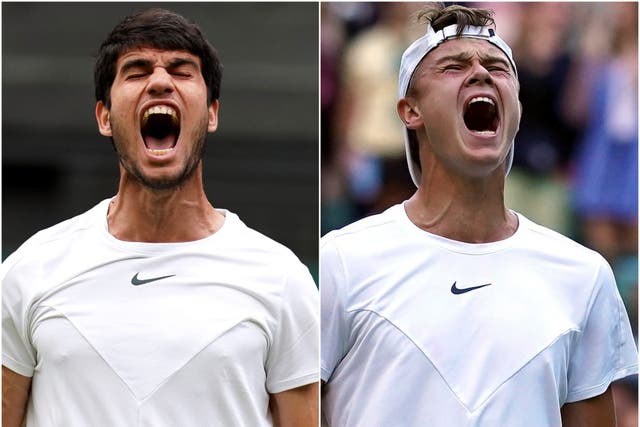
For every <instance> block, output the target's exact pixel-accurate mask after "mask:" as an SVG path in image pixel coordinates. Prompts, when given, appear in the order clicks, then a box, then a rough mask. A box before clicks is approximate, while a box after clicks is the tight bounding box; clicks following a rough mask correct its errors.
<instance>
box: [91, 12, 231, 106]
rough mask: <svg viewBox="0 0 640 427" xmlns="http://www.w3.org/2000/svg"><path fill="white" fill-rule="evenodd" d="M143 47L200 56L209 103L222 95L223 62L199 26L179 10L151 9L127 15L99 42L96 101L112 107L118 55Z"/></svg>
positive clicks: (95, 83)
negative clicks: (111, 94)
mask: <svg viewBox="0 0 640 427" xmlns="http://www.w3.org/2000/svg"><path fill="white" fill-rule="evenodd" d="M144 47H148V48H155V49H163V50H165V49H166V50H185V51H187V52H189V53H191V54H193V55H196V56H198V57H199V58H200V62H201V64H200V65H201V67H202V77H203V78H204V82H205V84H206V85H207V104H211V102H213V101H214V100H216V99H218V98H219V97H220V81H221V79H222V65H221V64H220V60H219V58H218V53H217V52H216V50H215V49H214V48H213V46H211V44H210V43H209V42H208V41H207V40H206V39H205V37H204V35H203V34H202V31H201V30H200V27H198V25H196V24H195V23H193V22H191V21H188V20H187V19H185V18H184V17H183V16H181V15H178V14H177V13H174V12H171V11H168V10H165V9H148V10H145V11H142V12H139V13H136V14H133V15H130V16H127V17H126V18H124V20H122V22H120V23H119V24H118V25H116V26H115V28H114V29H113V30H112V31H111V33H110V34H109V36H107V38H106V40H105V41H104V42H102V44H101V45H100V48H99V50H98V59H97V60H96V65H95V69H94V73H93V77H94V85H95V96H96V101H102V102H104V103H105V105H106V106H107V107H110V106H111V97H110V92H111V85H112V84H113V80H114V79H115V77H116V63H117V62H118V58H120V56H121V55H123V54H125V53H126V52H128V51H130V50H132V49H138V48H144Z"/></svg>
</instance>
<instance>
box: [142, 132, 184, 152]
mask: <svg viewBox="0 0 640 427" xmlns="http://www.w3.org/2000/svg"><path fill="white" fill-rule="evenodd" d="M175 143H176V136H175V135H174V134H172V133H169V134H167V135H166V136H164V137H155V136H151V135H147V136H146V137H145V138H144V144H145V145H146V146H147V148H148V149H150V150H168V149H170V148H173V147H174V145H175Z"/></svg>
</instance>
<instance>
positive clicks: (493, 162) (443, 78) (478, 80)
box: [407, 38, 520, 176]
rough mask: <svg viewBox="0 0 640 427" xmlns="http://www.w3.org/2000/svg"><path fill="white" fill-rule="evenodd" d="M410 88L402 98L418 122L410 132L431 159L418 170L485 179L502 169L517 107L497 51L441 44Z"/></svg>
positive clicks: (461, 42)
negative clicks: (448, 171) (431, 169)
mask: <svg viewBox="0 0 640 427" xmlns="http://www.w3.org/2000/svg"><path fill="white" fill-rule="evenodd" d="M411 86H412V89H411V91H410V93H409V95H408V96H407V98H411V99H410V103H411V104H412V105H413V106H415V110H416V111H417V119H416V120H415V121H414V122H412V125H411V126H409V127H410V128H412V129H415V130H416V132H418V134H421V135H422V140H426V142H427V147H426V150H427V152H428V157H429V159H430V160H429V161H428V162H426V163H427V164H426V165H423V169H424V168H425V167H426V168H429V167H436V166H437V165H438V164H440V165H443V166H445V167H447V168H449V169H451V168H453V169H454V170H456V171H457V172H458V173H460V174H463V175H469V176H485V175H487V174H489V173H491V172H493V171H494V170H496V169H497V168H498V167H499V166H500V165H502V164H504V161H505V159H506V157H507V153H508V151H509V149H510V147H511V143H512V141H513V138H514V137H515V134H516V132H517V130H518V126H519V121H520V103H519V101H518V83H517V80H516V77H515V73H514V71H513V69H512V68H511V65H510V63H509V61H508V59H507V57H506V55H505V54H504V53H503V52H502V51H501V50H500V49H498V48H497V47H495V46H494V45H492V44H490V43H489V42H487V41H485V40H477V39H469V38H462V39H455V40H449V41H447V42H444V43H443V44H442V45H440V46H438V47H437V48H436V49H434V50H433V51H431V52H430V53H429V54H428V55H427V56H426V57H425V58H424V59H423V60H422V62H421V63H420V65H419V66H418V67H417V69H416V72H415V73H414V75H413V78H412V85H411ZM422 144H423V145H424V142H423V143H422ZM421 150H422V148H421ZM429 163H430V164H431V165H430V164H429Z"/></svg>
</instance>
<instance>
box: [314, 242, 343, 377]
mask: <svg viewBox="0 0 640 427" xmlns="http://www.w3.org/2000/svg"><path fill="white" fill-rule="evenodd" d="M344 289H345V275H344V269H343V263H342V259H341V258H340V255H339V253H338V251H337V249H336V248H335V246H334V245H333V243H332V242H330V241H329V242H325V243H323V244H322V245H321V248H320V322H321V324H322V331H321V356H320V377H321V379H322V381H325V382H329V379H330V378H331V375H332V374H333V371H334V369H335V368H336V366H337V365H338V364H339V363H340V361H341V360H342V358H343V357H344V355H345V354H346V351H347V350H346V349H347V347H348V339H349V328H348V325H347V319H346V311H345V306H344V297H343V295H342V292H344Z"/></svg>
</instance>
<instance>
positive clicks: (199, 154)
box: [111, 118, 207, 191]
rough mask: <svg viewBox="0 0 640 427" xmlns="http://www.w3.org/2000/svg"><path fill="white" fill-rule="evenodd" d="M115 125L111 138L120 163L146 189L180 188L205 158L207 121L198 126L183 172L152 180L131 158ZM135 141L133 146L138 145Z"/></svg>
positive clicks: (128, 174)
mask: <svg viewBox="0 0 640 427" xmlns="http://www.w3.org/2000/svg"><path fill="white" fill-rule="evenodd" d="M114 125H115V123H111V129H113V136H112V137H111V144H112V145H113V148H114V150H115V151H116V153H117V155H118V161H119V163H120V165H121V166H122V168H123V169H124V171H125V174H126V175H127V176H129V177H130V178H133V179H134V180H135V181H137V182H139V183H140V184H142V185H143V186H144V187H146V188H148V189H150V190H155V191H165V190H173V189H177V188H180V187H181V186H182V185H183V184H184V183H185V182H186V181H187V180H189V178H191V176H192V175H193V174H194V172H195V171H196V169H197V166H198V164H199V163H200V161H201V160H202V158H203V157H204V152H205V140H206V137H207V120H206V118H205V119H204V120H202V121H201V122H200V123H199V124H198V126H196V129H195V134H194V135H193V140H194V141H195V143H194V144H193V147H192V149H191V153H190V154H189V157H188V158H187V161H186V162H185V164H184V167H183V168H182V171H181V172H180V173H178V174H176V175H174V176H170V177H165V178H151V177H149V176H147V175H145V173H144V172H143V170H142V168H141V167H140V165H139V164H138V163H137V162H136V161H135V160H134V159H132V158H131V157H129V156H128V155H127V150H126V143H122V142H121V141H124V140H125V137H123V136H122V133H121V132H119V128H118V126H117V125H116V126H114ZM137 143H138V142H137V141H134V142H133V144H137ZM181 143H182V144H185V143H188V141H182V142H181Z"/></svg>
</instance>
